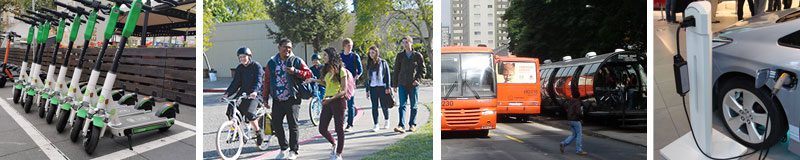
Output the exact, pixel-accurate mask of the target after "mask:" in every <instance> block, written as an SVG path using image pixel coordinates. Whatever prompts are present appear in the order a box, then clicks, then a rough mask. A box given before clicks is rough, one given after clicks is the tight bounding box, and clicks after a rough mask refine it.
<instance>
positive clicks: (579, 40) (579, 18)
mask: <svg viewBox="0 0 800 160" xmlns="http://www.w3.org/2000/svg"><path fill="white" fill-rule="evenodd" d="M646 3H647V2H645V1H623V0H610V1H592V0H576V1H550V0H512V1H511V5H509V6H510V7H509V8H508V9H507V10H506V14H505V15H503V17H502V18H503V19H504V20H506V21H507V23H508V28H507V31H508V33H509V36H508V37H509V39H510V40H511V42H510V43H509V49H510V50H511V51H512V52H513V53H515V54H517V55H520V56H526V57H539V58H541V59H560V57H563V56H573V57H583V56H584V54H585V53H586V52H590V51H596V52H598V53H600V54H602V53H608V52H611V51H613V50H614V49H617V48H623V49H626V50H631V51H636V52H645V49H646V42H647V40H646V38H647V34H646V31H647V28H646V27H647V22H646V20H647V17H646V15H647V14H646V12H647V8H646Z"/></svg>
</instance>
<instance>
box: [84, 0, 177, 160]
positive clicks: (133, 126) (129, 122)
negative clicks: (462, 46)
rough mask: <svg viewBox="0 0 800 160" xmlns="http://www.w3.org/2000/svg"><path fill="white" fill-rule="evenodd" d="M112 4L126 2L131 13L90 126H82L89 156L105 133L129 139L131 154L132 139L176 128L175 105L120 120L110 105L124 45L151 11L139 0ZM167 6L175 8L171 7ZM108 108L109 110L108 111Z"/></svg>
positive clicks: (167, 105) (169, 103)
mask: <svg viewBox="0 0 800 160" xmlns="http://www.w3.org/2000/svg"><path fill="white" fill-rule="evenodd" d="M111 1H114V2H116V5H115V7H119V5H121V4H128V2H129V3H130V8H131V10H130V12H128V16H127V17H126V21H125V26H124V28H123V29H122V40H121V41H120V44H119V48H118V49H117V52H116V53H115V55H114V61H113V62H112V65H111V70H109V71H108V73H107V74H106V78H105V81H104V82H103V90H102V92H100V97H99V99H98V103H97V107H96V108H95V109H93V110H92V111H91V113H90V114H91V115H92V119H91V121H88V120H87V122H91V124H89V123H86V124H85V125H84V126H86V127H91V128H90V129H88V130H86V132H85V136H86V137H87V140H86V141H85V143H84V147H85V148H84V149H85V151H86V153H88V154H92V153H93V152H94V150H95V149H96V148H97V144H98V142H99V140H100V137H101V136H103V135H105V133H106V131H109V132H110V133H111V134H112V137H113V136H118V137H122V136H126V137H128V148H129V149H131V150H132V140H131V135H133V134H137V133H142V132H148V131H152V130H159V131H166V130H168V129H169V128H170V127H171V126H172V125H174V124H175V117H176V115H177V114H178V113H179V112H180V111H179V110H180V109H179V108H178V103H174V102H168V103H166V104H165V105H164V106H163V107H162V108H161V109H159V110H158V111H155V112H142V113H139V114H128V115H125V116H122V115H120V114H119V113H118V108H119V105H115V104H111V103H110V102H109V100H108V99H107V97H109V96H111V88H112V87H113V86H114V82H115V81H116V77H117V68H118V67H119V60H120V58H122V54H123V50H124V49H125V43H126V42H127V40H128V38H129V37H130V36H131V35H132V34H133V30H134V28H135V27H136V22H137V20H138V19H139V15H140V13H141V11H142V10H143V9H145V10H150V9H151V7H149V6H144V5H143V4H142V1H141V0H133V2H130V1H127V0H111ZM126 1H127V2H126ZM167 3H168V2H167ZM169 5H172V6H174V3H171V4H169ZM109 105H111V106H110V107H108V106H109ZM107 107H108V108H107Z"/></svg>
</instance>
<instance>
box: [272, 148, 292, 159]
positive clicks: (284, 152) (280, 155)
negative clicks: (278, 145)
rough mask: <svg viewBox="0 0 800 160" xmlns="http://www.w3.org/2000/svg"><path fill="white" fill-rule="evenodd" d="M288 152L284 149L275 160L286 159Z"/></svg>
mask: <svg viewBox="0 0 800 160" xmlns="http://www.w3.org/2000/svg"><path fill="white" fill-rule="evenodd" d="M288 151H289V149H282V150H281V151H280V152H278V155H277V156H275V159H283V158H284V157H286V152H288Z"/></svg>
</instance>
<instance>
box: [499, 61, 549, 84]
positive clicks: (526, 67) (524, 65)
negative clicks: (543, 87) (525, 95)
mask: <svg viewBox="0 0 800 160" xmlns="http://www.w3.org/2000/svg"><path fill="white" fill-rule="evenodd" d="M497 70H498V73H497V77H498V78H497V83H536V81H538V80H539V79H537V78H538V77H536V71H537V68H536V63H533V62H500V63H498V64H497Z"/></svg>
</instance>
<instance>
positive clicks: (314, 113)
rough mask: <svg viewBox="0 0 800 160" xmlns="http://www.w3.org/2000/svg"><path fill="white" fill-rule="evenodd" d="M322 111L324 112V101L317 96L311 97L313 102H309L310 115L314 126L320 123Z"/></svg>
mask: <svg viewBox="0 0 800 160" xmlns="http://www.w3.org/2000/svg"><path fill="white" fill-rule="evenodd" d="M320 113H322V101H321V100H320V99H319V98H317V97H314V98H311V102H310V103H308V117H309V119H310V120H311V124H313V125H314V126H317V125H319V114H320Z"/></svg>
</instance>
